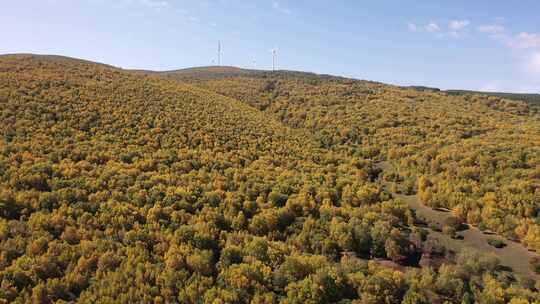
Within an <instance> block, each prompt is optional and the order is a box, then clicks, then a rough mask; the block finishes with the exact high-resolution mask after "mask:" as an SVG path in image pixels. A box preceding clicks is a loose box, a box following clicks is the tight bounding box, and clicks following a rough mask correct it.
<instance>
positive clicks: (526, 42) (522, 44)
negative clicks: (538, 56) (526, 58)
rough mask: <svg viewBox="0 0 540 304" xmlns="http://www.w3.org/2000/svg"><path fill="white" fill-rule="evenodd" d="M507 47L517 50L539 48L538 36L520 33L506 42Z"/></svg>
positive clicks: (539, 38)
mask: <svg viewBox="0 0 540 304" xmlns="http://www.w3.org/2000/svg"><path fill="white" fill-rule="evenodd" d="M508 46H510V47H512V48H518V49H531V48H540V35H538V34H535V33H527V32H521V33H519V34H518V35H517V36H516V37H515V38H514V39H512V40H510V41H509V42H508Z"/></svg>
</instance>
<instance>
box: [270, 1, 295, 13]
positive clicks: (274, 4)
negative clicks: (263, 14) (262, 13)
mask: <svg viewBox="0 0 540 304" xmlns="http://www.w3.org/2000/svg"><path fill="white" fill-rule="evenodd" d="M272 7H273V8H274V9H275V10H276V11H278V12H281V13H283V14H285V15H290V14H292V12H291V10H289V9H287V8H284V7H282V6H281V4H279V2H277V1H274V2H272Z"/></svg>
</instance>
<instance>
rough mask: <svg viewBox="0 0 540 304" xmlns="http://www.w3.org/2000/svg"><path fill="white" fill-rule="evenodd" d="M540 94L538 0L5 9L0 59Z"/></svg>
mask: <svg viewBox="0 0 540 304" xmlns="http://www.w3.org/2000/svg"><path fill="white" fill-rule="evenodd" d="M218 41H221V44H222V50H223V52H222V64H224V65H231V66H239V67H244V68H257V69H271V67H272V50H273V49H275V50H277V65H278V68H280V69H288V70H301V71H310V72H315V73H325V74H333V75H340V76H346V77H353V78H357V79H367V80H373V81H380V82H384V83H390V84H397V85H424V86H432V87H438V88H441V89H472V90H485V91H507V92H530V93H540V1H538V0H519V1H518V0H515V1H510V0H474V1H471V0H452V1H447V0H444V1H443V0H415V1H413V0H410V1H406V0H401V1H398V0H393V1H391V0H378V1H371V0H370V1H367V0H354V1H353V0H334V1H330V0H296V1H293V0H242V1H241V0H199V1H188V0H1V1H0V54H12V53H38V54H55V55H64V56H70V57H76V58H82V59H87V60H92V61H97V62H102V63H107V64H111V65H114V66H117V67H122V68H130V69H134V68H135V69H151V70H171V69H179V68H186V67H193V66H208V65H212V64H215V63H216V59H217V58H216V57H217V45H218Z"/></svg>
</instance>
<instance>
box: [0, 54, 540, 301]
mask: <svg viewBox="0 0 540 304" xmlns="http://www.w3.org/2000/svg"><path fill="white" fill-rule="evenodd" d="M280 75H282V76H280ZM167 78H174V75H172V76H171V75H170V73H169V75H168V76H167ZM0 110H1V111H0V122H1V123H0V302H5V303H55V302H57V303H63V302H70V301H74V302H80V303H174V302H178V303H445V302H448V303H475V302H478V303H505V302H510V301H512V303H533V302H535V301H540V293H539V288H540V284H539V283H537V282H535V281H534V280H532V279H530V278H529V277H527V276H517V275H515V274H514V273H513V272H512V270H511V269H507V268H505V267H502V266H501V265H500V264H499V262H498V260H497V258H496V257H494V256H492V255H482V254H479V253H477V252H474V251H469V250H463V251H461V252H453V251H450V250H447V249H445V248H444V247H443V246H441V245H440V244H438V243H437V242H435V241H434V240H433V239H430V238H428V236H427V235H426V234H427V232H428V231H427V230H426V229H424V228H422V227H421V225H419V221H420V219H419V218H418V217H417V216H416V215H415V214H414V212H412V211H411V210H410V209H409V208H408V206H407V204H406V202H404V201H402V200H399V199H394V198H393V196H392V195H391V194H390V193H389V192H388V191H387V190H385V188H384V185H383V184H382V183H381V178H380V177H381V175H382V172H381V169H380V168H379V166H378V165H377V164H378V163H379V161H381V160H384V159H386V158H388V159H389V160H391V161H392V162H393V163H395V164H396V165H397V168H399V170H398V171H397V172H385V173H384V175H385V178H386V179H394V180H399V179H401V180H403V181H404V183H402V185H404V189H402V190H403V191H410V192H415V191H417V192H418V195H419V196H420V197H422V199H423V201H424V203H425V204H427V205H429V206H434V207H448V208H452V209H453V210H454V213H455V215H456V217H458V218H459V219H460V220H462V221H467V222H470V223H473V224H478V225H482V227H485V228H487V229H492V230H494V231H496V232H498V233H501V234H504V235H505V236H507V237H512V238H517V239H519V240H520V241H521V242H523V243H524V244H526V245H527V246H529V247H531V248H534V249H536V250H540V239H539V238H540V231H539V229H540V228H539V227H540V226H539V223H538V212H539V210H540V209H539V206H538V204H539V195H540V182H539V180H540V171H539V170H540V163H539V162H540V154H539V150H538V149H539V147H540V140H539V139H540V126H539V125H538V117H537V116H535V115H536V114H534V113H533V112H532V111H530V109H529V108H528V106H527V105H526V104H524V103H516V102H508V101H504V100H499V99H493V98H491V99H482V98H479V99H474V98H473V99H465V98H462V97H459V96H442V95H440V94H437V93H429V92H428V93H419V92H416V91H413V90H402V89H398V88H395V87H391V86H386V85H382V84H377V83H371V82H358V81H351V80H346V79H341V78H334V77H322V78H321V77H316V76H314V75H313V76H312V77H305V75H303V74H295V73H284V74H277V75H271V74H268V73H262V74H254V75H251V74H250V75H249V76H247V75H242V76H238V75H234V77H232V76H231V77H210V78H204V79H202V78H196V77H192V78H190V80H189V83H186V80H184V81H183V82H178V81H175V80H173V79H161V78H158V77H155V75H154V76H147V75H141V73H132V72H128V71H123V70H120V69H116V68H112V67H109V66H105V65H98V64H93V63H89V62H84V61H78V60H73V59H69V58H61V57H40V56H32V55H11V56H0ZM533 278H534V277H533Z"/></svg>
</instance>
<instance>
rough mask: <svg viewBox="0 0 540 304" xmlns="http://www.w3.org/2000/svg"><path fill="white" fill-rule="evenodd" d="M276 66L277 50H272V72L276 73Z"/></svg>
mask: <svg viewBox="0 0 540 304" xmlns="http://www.w3.org/2000/svg"><path fill="white" fill-rule="evenodd" d="M276 64H277V49H276V48H273V49H272V72H275V71H276Z"/></svg>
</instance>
